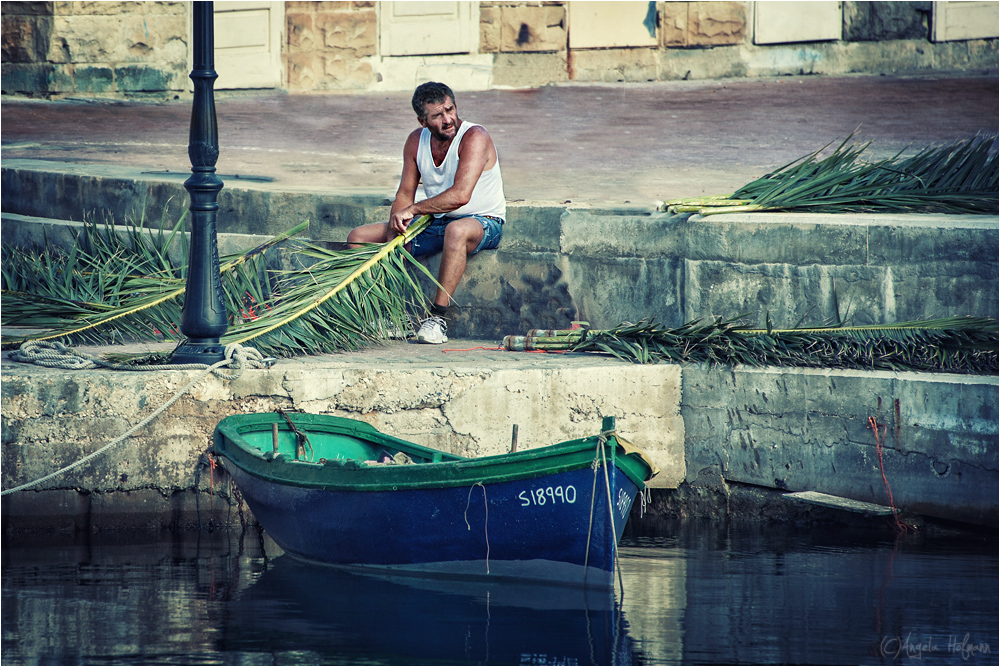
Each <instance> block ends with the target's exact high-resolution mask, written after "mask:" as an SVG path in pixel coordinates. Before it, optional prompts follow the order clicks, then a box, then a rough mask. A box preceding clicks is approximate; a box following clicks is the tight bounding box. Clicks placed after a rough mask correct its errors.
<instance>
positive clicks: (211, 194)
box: [171, 2, 229, 365]
mask: <svg viewBox="0 0 1000 667" xmlns="http://www.w3.org/2000/svg"><path fill="white" fill-rule="evenodd" d="M192 11H193V12H194V69H193V70H192V71H191V80H192V81H193V82H194V101H193V104H192V109H191V132H190V135H189V138H188V156H189V157H190V158H191V177H190V178H188V179H187V180H186V181H185V182H184V187H185V189H187V191H188V193H189V194H190V196H191V205H190V207H189V210H190V211H191V247H190V252H189V254H188V258H189V263H188V276H187V287H186V290H185V293H184V307H183V309H182V311H181V327H180V328H181V333H183V334H184V335H185V336H187V340H186V341H185V342H184V343H182V344H181V345H179V346H177V348H176V349H175V350H174V352H173V354H172V355H171V363H174V364H209V365H211V364H214V363H216V362H218V361H222V360H223V359H224V358H225V349H224V347H223V346H222V345H221V344H220V342H219V338H220V337H221V336H223V335H224V334H225V333H226V330H227V329H228V328H229V323H228V320H227V317H226V309H225V307H224V305H223V299H222V279H221V278H220V277H219V247H218V244H217V240H216V219H217V215H218V211H219V204H218V201H217V199H218V196H219V191H220V190H221V189H222V180H221V179H220V178H219V177H218V176H217V175H216V174H215V163H216V161H218V159H219V128H218V124H217V123H216V119H215V98H214V93H213V90H212V87H213V86H214V84H215V79H217V78H218V76H219V75H218V74H216V72H215V56H214V50H215V30H214V24H213V16H214V15H213V9H212V3H211V2H195V3H192Z"/></svg>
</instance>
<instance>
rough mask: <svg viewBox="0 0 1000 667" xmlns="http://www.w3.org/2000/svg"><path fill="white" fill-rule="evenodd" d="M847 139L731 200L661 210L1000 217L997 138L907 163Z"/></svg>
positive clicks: (688, 202) (925, 153)
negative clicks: (877, 155) (875, 156)
mask: <svg viewBox="0 0 1000 667" xmlns="http://www.w3.org/2000/svg"><path fill="white" fill-rule="evenodd" d="M852 136H853V135H852ZM850 140H851V137H848V138H847V140H845V141H844V142H843V143H841V144H840V145H839V146H838V147H837V148H836V149H835V150H834V151H833V153H832V154H830V155H828V156H827V157H824V158H820V155H821V154H822V153H823V152H824V151H825V150H826V149H827V148H829V146H830V145H832V144H828V145H827V146H824V147H823V148H821V149H820V150H818V151H816V152H815V153H812V154H810V155H807V156H805V157H803V158H800V159H798V160H795V161H794V162H792V163H790V164H787V165H785V166H784V167H781V168H780V169H778V170H776V171H775V172H773V173H771V174H768V175H766V176H764V177H762V178H759V179H757V180H755V181H753V182H751V183H748V184H747V185H745V186H743V187H742V188H740V189H739V190H737V191H736V192H734V193H733V194H731V195H720V196H713V197H704V198H693V199H677V200H674V201H669V202H667V203H665V204H664V205H663V207H662V208H663V210H669V211H671V212H674V213H684V212H697V213H700V214H701V215H713V214H717V213H737V212H750V211H808V212H813V213H851V212H854V213H857V212H893V213H899V212H909V213H914V212H920V213H979V214H995V213H997V212H998V210H1000V207H998V197H997V192H998V175H1000V169H998V162H997V145H996V144H997V137H996V135H989V136H977V137H973V138H971V139H966V140H964V141H957V142H954V143H952V144H948V145H944V146H940V147H936V148H927V149H925V150H922V151H920V152H919V153H917V154H916V155H913V156H912V157H902V153H899V154H896V155H895V156H893V157H891V158H887V159H884V160H874V161H868V160H865V159H863V158H862V153H864V151H865V150H866V149H867V148H868V147H869V146H870V145H871V142H868V143H865V144H862V145H861V146H857V145H851V146H848V145H847V144H848V142H849V141H850Z"/></svg>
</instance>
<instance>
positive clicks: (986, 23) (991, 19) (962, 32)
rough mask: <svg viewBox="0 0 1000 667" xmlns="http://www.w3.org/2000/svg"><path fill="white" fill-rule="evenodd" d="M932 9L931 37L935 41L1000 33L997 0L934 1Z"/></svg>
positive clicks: (982, 36)
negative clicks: (981, 0) (990, 0)
mask: <svg viewBox="0 0 1000 667" xmlns="http://www.w3.org/2000/svg"><path fill="white" fill-rule="evenodd" d="M933 11H934V13H933V14H932V18H931V39H932V40H933V41H935V42H949V41H957V40H964V39H990V38H993V37H997V36H1000V35H998V33H1000V29H998V27H997V26H998V24H1000V4H998V3H997V2H935V3H934V10H933Z"/></svg>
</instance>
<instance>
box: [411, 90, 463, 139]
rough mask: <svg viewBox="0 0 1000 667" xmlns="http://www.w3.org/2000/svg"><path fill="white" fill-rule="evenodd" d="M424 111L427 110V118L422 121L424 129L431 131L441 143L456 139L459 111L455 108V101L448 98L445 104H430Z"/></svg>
mask: <svg viewBox="0 0 1000 667" xmlns="http://www.w3.org/2000/svg"><path fill="white" fill-rule="evenodd" d="M424 109H426V110H427V117H426V118H424V119H423V120H421V121H420V124H421V125H422V126H423V127H426V128H427V129H428V130H430V131H431V134H433V135H434V137H435V138H437V139H438V140H439V141H448V140H450V139H454V138H455V134H456V133H457V132H458V109H457V108H455V100H453V99H451V98H450V97H446V98H444V101H443V102H436V103H435V102H428V103H427V104H425V105H424Z"/></svg>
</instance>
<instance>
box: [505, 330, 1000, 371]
mask: <svg viewBox="0 0 1000 667" xmlns="http://www.w3.org/2000/svg"><path fill="white" fill-rule="evenodd" d="M505 346H506V347H507V349H538V350H565V351H572V352H600V353H604V354H610V355H613V356H615V357H617V358H619V359H622V360H625V361H631V362H634V363H658V362H672V363H681V362H708V363H712V364H722V365H736V364H743V365H747V366H799V367H807V368H855V369H863V370H893V371H902V370H910V371H935V372H948V373H967V374H979V375H995V374H996V373H997V372H998V368H1000V366H998V349H1000V335H998V326H997V320H994V319H989V318H974V317H951V318H943V319H937V320H925V321H916V322H901V323H897V324H889V325H870V326H849V327H848V326H837V327H803V328H794V329H751V328H749V327H747V326H744V325H742V324H740V323H739V321H738V319H732V320H723V319H722V318H718V319H715V320H707V321H705V320H695V321H692V322H688V323H686V324H684V325H682V326H680V327H677V328H666V327H662V326H660V325H659V324H657V323H656V322H655V321H654V320H643V321H641V322H639V323H638V324H630V323H623V324H621V325H619V326H617V327H615V328H613V329H607V330H589V329H571V330H563V331H547V332H528V335H527V336H525V337H520V336H508V337H507V338H506V339H505Z"/></svg>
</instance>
